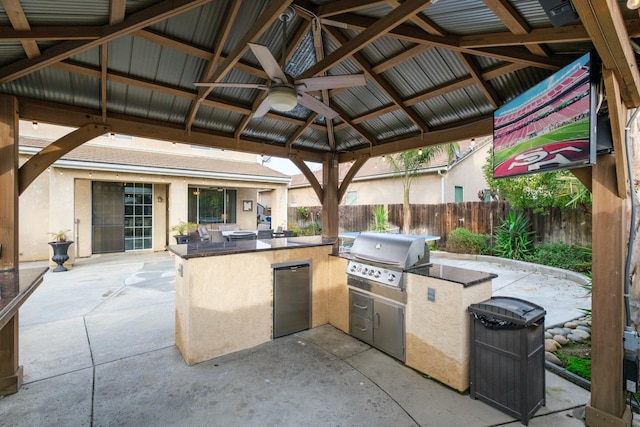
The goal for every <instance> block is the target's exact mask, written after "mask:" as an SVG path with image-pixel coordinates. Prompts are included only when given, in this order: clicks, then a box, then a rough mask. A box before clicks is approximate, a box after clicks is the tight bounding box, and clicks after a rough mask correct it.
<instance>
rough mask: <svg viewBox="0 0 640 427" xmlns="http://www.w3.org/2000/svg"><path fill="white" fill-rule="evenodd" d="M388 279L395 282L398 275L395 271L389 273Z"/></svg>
mask: <svg viewBox="0 0 640 427" xmlns="http://www.w3.org/2000/svg"><path fill="white" fill-rule="evenodd" d="M387 280H388V281H390V282H393V281H395V280H396V275H395V274H393V273H389V276H387Z"/></svg>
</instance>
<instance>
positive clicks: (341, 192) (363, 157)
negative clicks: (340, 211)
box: [338, 154, 370, 203]
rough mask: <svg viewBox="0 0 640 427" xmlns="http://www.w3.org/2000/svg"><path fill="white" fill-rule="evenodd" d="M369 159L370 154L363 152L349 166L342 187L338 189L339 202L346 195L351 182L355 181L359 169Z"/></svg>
mask: <svg viewBox="0 0 640 427" xmlns="http://www.w3.org/2000/svg"><path fill="white" fill-rule="evenodd" d="M369 159H370V156H369V155H368V154H362V155H360V156H358V157H357V158H356V160H355V161H354V162H353V164H352V165H351V167H350V168H349V171H348V172H347V174H346V175H345V176H344V178H343V179H342V182H341V183H340V188H339V189H338V203H339V202H340V201H341V200H342V198H343V197H344V195H345V194H346V193H347V189H348V188H349V184H351V181H353V178H354V177H355V176H356V174H357V173H358V171H359V170H360V169H362V167H363V166H364V164H365V163H367V160H369Z"/></svg>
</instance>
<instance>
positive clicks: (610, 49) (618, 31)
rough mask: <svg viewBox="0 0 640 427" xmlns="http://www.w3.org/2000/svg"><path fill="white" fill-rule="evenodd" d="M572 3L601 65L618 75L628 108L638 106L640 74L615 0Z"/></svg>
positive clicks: (578, 0)
mask: <svg viewBox="0 0 640 427" xmlns="http://www.w3.org/2000/svg"><path fill="white" fill-rule="evenodd" d="M573 6H574V7H575V9H576V12H578V15H579V16H580V20H581V21H582V23H583V25H584V27H585V28H586V29H587V32H588V33H589V36H590V38H591V40H592V41H593V45H594V46H595V48H596V50H597V51H598V55H599V56H600V58H601V60H602V65H603V66H604V68H607V69H609V70H611V71H613V72H614V73H615V75H616V77H617V78H618V82H619V84H620V91H621V93H622V99H623V100H624V102H625V104H626V105H627V107H630V108H632V107H637V106H639V105H640V73H638V63H637V61H636V58H635V54H634V52H633V49H632V48H631V44H630V43H629V34H628V33H627V31H626V29H625V26H624V20H623V18H622V13H621V12H620V7H619V4H618V2H617V1H615V0H599V1H592V0H574V1H573Z"/></svg>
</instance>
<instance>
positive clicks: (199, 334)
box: [167, 236, 344, 365]
mask: <svg viewBox="0 0 640 427" xmlns="http://www.w3.org/2000/svg"><path fill="white" fill-rule="evenodd" d="M334 243H335V239H332V240H326V239H323V238H322V237H320V236H314V237H294V238H276V239H265V240H238V241H229V242H220V243H210V242H198V243H191V244H182V245H173V246H169V247H168V248H167V249H168V250H169V251H170V252H171V253H173V254H174V255H175V265H176V346H177V347H178V349H179V350H180V352H181V353H182V357H183V358H184V360H185V361H186V362H187V363H188V364H189V365H192V364H195V363H199V362H203V361H205V360H210V359H212V358H214V357H218V356H222V355H225V354H229V353H233V352H235V351H239V350H243V349H247V348H250V347H254V346H256V345H258V344H262V343H264V342H267V341H270V340H271V339H272V337H273V294H274V293H273V287H274V283H273V282H274V279H273V278H274V268H275V267H276V266H281V265H287V264H298V263H308V264H309V266H310V269H309V270H310V272H311V274H310V282H311V304H310V311H311V313H309V314H310V318H311V322H310V327H316V326H321V325H324V324H327V323H330V320H329V313H328V310H329V307H328V294H329V286H330V284H331V283H335V282H336V281H335V280H332V278H331V277H330V276H331V269H330V268H329V263H330V260H331V258H333V257H330V256H329V255H330V254H331V252H332V248H333V244H334ZM341 273H342V274H341V276H344V271H343V272H341ZM342 282H344V281H342Z"/></svg>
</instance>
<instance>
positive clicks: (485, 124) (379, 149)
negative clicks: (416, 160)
mask: <svg viewBox="0 0 640 427" xmlns="http://www.w3.org/2000/svg"><path fill="white" fill-rule="evenodd" d="M492 133H493V117H482V118H478V119H477V120H475V121H469V122H465V123H463V124H461V125H459V126H452V127H443V128H441V129H440V128H439V129H434V128H432V129H431V130H430V131H429V132H427V133H426V134H424V135H421V136H420V135H419V136H413V137H409V138H404V139H399V140H397V141H389V142H385V143H384V144H379V145H376V146H373V147H369V148H361V149H357V150H353V151H349V152H346V153H340V154H339V156H338V159H339V162H340V163H343V162H349V161H353V160H356V159H357V158H358V157H359V156H361V155H370V156H371V157H378V156H384V155H387V154H393V153H398V152H401V151H407V150H414V149H418V148H420V147H427V146H430V145H437V144H445V143H448V142H455V141H461V140H463V139H471V138H479V137H481V136H486V135H491V134H492Z"/></svg>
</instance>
